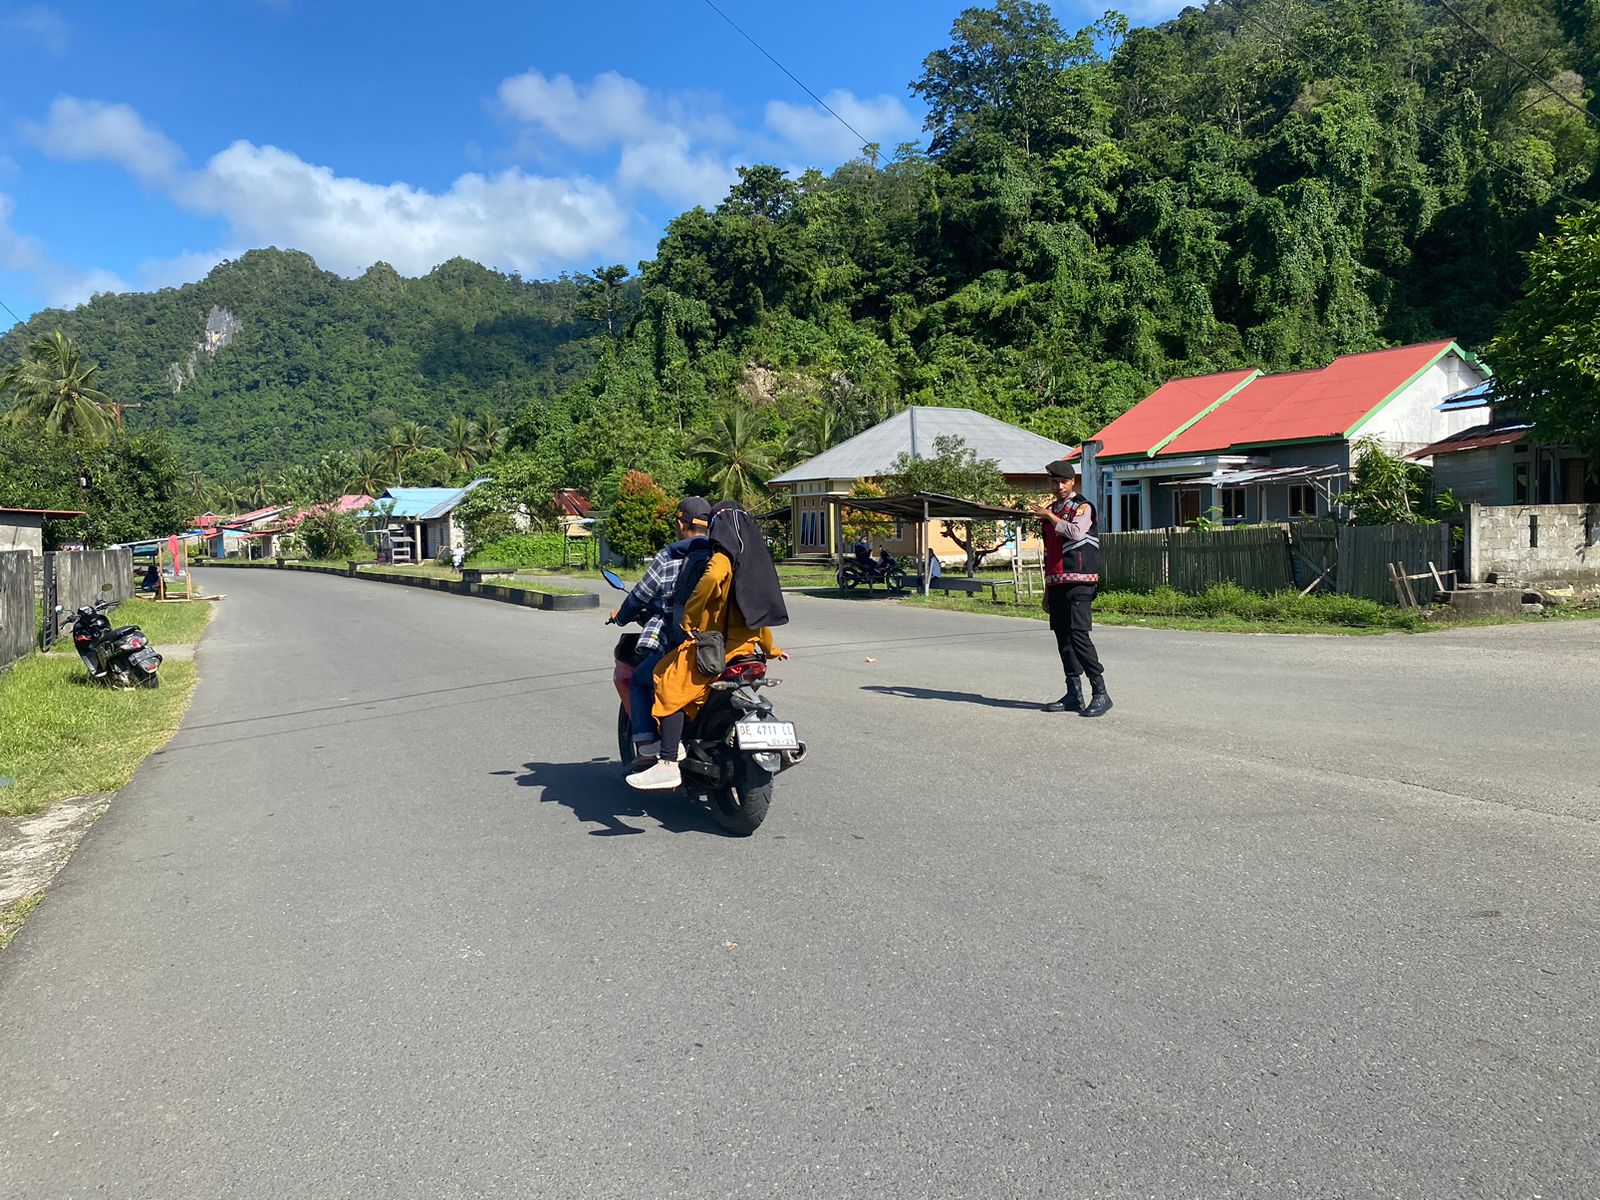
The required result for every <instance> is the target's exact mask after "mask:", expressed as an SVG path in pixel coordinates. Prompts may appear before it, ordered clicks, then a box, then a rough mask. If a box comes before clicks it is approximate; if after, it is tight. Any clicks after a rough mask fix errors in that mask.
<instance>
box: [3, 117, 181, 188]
mask: <svg viewBox="0 0 1600 1200" xmlns="http://www.w3.org/2000/svg"><path fill="white" fill-rule="evenodd" d="M22 132H23V136H25V137H26V138H27V139H28V140H29V141H30V142H32V143H33V144H34V145H36V146H38V147H39V148H40V149H41V150H43V151H44V152H45V153H46V154H48V155H49V156H50V157H51V158H64V159H70V160H74V161H80V162H81V161H86V160H93V159H103V160H106V161H109V162H114V163H118V164H120V165H121V166H123V167H125V168H126V169H127V170H128V171H130V172H131V173H132V174H133V175H135V176H136V177H138V178H139V179H140V180H142V181H143V182H145V183H150V184H165V183H169V182H170V181H171V180H172V179H173V178H174V176H176V174H177V173H178V170H179V168H180V167H181V166H182V164H183V151H181V150H179V149H178V147H177V146H175V145H174V144H173V143H172V142H171V141H170V140H169V139H168V138H167V137H166V135H165V134H163V133H161V132H160V130H158V129H156V128H154V127H153V126H151V125H148V124H146V122H145V120H144V118H143V117H141V116H140V115H139V114H138V113H136V112H135V111H134V110H133V109H131V108H129V107H128V106H127V105H126V104H107V103H106V102H105V101H103V100H79V99H77V98H76V97H73V96H61V97H58V98H57V99H56V100H55V102H54V103H53V104H51V105H50V114H49V116H47V117H46V118H45V120H44V121H43V122H42V123H39V122H34V121H29V122H26V123H24V125H23V127H22Z"/></svg>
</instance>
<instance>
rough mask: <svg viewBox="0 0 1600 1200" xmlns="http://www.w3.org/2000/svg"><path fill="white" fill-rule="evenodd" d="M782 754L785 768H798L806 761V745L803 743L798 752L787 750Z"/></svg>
mask: <svg viewBox="0 0 1600 1200" xmlns="http://www.w3.org/2000/svg"><path fill="white" fill-rule="evenodd" d="M782 753H783V762H784V765H785V766H789V767H797V766H799V765H800V764H801V763H803V762H805V760H806V744H805V743H804V742H801V743H800V748H799V749H798V750H785V751H783V752H782Z"/></svg>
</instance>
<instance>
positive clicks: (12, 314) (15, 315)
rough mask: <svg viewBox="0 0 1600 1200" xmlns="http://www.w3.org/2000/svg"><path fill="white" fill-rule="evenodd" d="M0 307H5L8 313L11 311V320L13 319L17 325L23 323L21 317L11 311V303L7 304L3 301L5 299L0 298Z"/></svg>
mask: <svg viewBox="0 0 1600 1200" xmlns="http://www.w3.org/2000/svg"><path fill="white" fill-rule="evenodd" d="M0 308H3V309H5V310H6V311H7V312H8V313H11V319H12V320H13V321H15V322H16V323H17V324H18V325H21V324H23V320H22V318H21V317H19V316H17V314H16V313H14V312H11V305H9V304H7V303H6V302H5V301H4V300H0Z"/></svg>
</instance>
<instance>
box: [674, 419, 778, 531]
mask: <svg viewBox="0 0 1600 1200" xmlns="http://www.w3.org/2000/svg"><path fill="white" fill-rule="evenodd" d="M689 453H690V455H692V456H693V457H694V458H697V459H699V460H700V462H701V464H702V465H703V466H704V467H705V468H706V472H707V478H709V479H710V480H711V482H712V483H713V484H715V485H716V486H717V488H718V490H719V491H720V492H721V493H722V498H723V499H724V500H736V501H738V502H739V503H740V504H743V505H746V506H747V507H748V506H749V505H750V504H751V503H753V502H755V501H758V500H760V499H761V496H762V494H763V492H764V490H765V488H766V483H767V480H768V479H769V478H771V476H772V459H771V457H770V456H769V455H768V453H767V448H766V447H765V446H764V445H763V444H762V442H761V440H760V439H759V438H758V437H757V436H756V423H755V418H754V417H753V416H752V415H751V413H750V411H749V410H748V409H746V408H743V407H742V406H740V405H738V404H725V405H723V406H722V407H720V408H717V409H715V410H713V411H712V413H711V421H710V423H709V425H708V426H707V427H706V428H705V429H704V430H702V431H701V432H699V433H698V434H696V435H695V437H694V439H693V440H692V441H691V442H690V443H689Z"/></svg>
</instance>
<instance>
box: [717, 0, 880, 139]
mask: <svg viewBox="0 0 1600 1200" xmlns="http://www.w3.org/2000/svg"><path fill="white" fill-rule="evenodd" d="M706 7H707V8H709V9H710V10H711V11H712V12H714V13H716V14H717V16H719V17H721V18H722V19H723V20H724V21H726V22H727V23H728V24H729V25H732V26H733V29H734V32H736V33H737V34H738V35H739V36H740V37H742V38H743V39H744V40H745V41H747V42H749V43H750V44H751V45H752V46H754V47H755V48H756V49H757V50H759V51H761V53H762V54H765V55H766V56H767V60H768V61H769V62H771V63H772V65H773V66H775V67H777V68H778V70H780V71H782V72H783V73H784V74H785V75H787V76H788V77H789V78H790V79H792V80H794V82H795V85H796V86H797V87H799V89H800V90H801V91H803V92H804V93H805V94H806V95H808V96H810V97H811V98H812V99H813V100H815V101H816V102H817V103H818V104H820V105H822V107H823V108H824V109H826V110H827V112H828V115H829V116H831V117H832V118H833V119H834V120H835V121H837V122H839V124H841V125H843V126H844V127H845V128H846V129H848V130H849V131H850V132H851V133H853V134H855V136H856V141H857V142H859V143H860V144H861V148H862V149H863V150H864V149H866V148H867V146H869V145H870V144H871V143H870V142H868V140H867V139H866V138H865V137H863V136H862V133H861V131H860V130H859V129H857V128H856V127H855V126H854V125H852V124H850V122H849V121H846V120H845V119H844V118H843V117H841V116H840V115H839V114H838V113H836V112H834V110H833V108H832V107H831V106H830V105H829V104H828V102H827V101H826V100H824V99H823V98H822V97H821V96H819V95H817V94H816V93H815V92H813V91H812V90H811V89H810V88H808V87H807V86H806V85H805V84H804V83H803V82H801V80H800V77H799V76H798V75H796V74H795V73H794V72H793V71H791V70H789V68H788V67H786V66H784V65H783V64H782V63H781V62H779V61H778V60H777V59H775V58H773V57H772V54H771V53H770V52H769V51H768V50H767V48H766V47H765V46H763V45H762V44H761V43H760V42H758V41H756V40H755V38H753V37H751V36H750V35H749V34H748V33H746V32H745V31H744V30H743V29H740V28H739V25H738V23H737V22H736V21H735V20H734V19H733V18H732V17H730V16H729V15H728V14H727V13H725V12H723V11H722V10H721V9H720V8H718V7H717V6H716V5H715V4H713V3H712V2H711V0H706ZM872 161H873V163H874V165H876V163H877V161H878V154H877V151H873V154H872Z"/></svg>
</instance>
